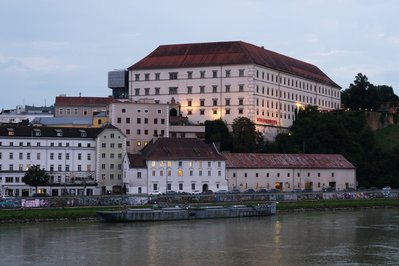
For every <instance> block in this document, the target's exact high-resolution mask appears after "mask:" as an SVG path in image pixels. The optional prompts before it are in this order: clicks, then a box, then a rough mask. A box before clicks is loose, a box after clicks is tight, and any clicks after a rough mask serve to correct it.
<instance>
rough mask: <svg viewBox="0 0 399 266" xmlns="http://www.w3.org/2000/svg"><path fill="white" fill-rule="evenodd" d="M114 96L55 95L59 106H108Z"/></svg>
mask: <svg viewBox="0 0 399 266" xmlns="http://www.w3.org/2000/svg"><path fill="white" fill-rule="evenodd" d="M112 100H113V98H112V97H69V96H57V97H55V105H58V106H60V105H61V106H99V105H101V106H106V105H108V104H109V103H111V102H112Z"/></svg>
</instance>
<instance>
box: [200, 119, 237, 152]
mask: <svg viewBox="0 0 399 266" xmlns="http://www.w3.org/2000/svg"><path fill="white" fill-rule="evenodd" d="M205 142H206V143H213V142H214V143H220V149H221V150H222V151H226V150H231V145H232V144H231V135H230V132H229V129H228V128H227V125H226V123H225V122H224V121H223V120H221V119H217V120H213V121H210V120H207V121H205Z"/></svg>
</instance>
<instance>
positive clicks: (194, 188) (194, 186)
mask: <svg viewBox="0 0 399 266" xmlns="http://www.w3.org/2000/svg"><path fill="white" fill-rule="evenodd" d="M183 186H184V183H178V186H177V188H178V190H179V191H183ZM219 186H220V185H219V183H216V189H219ZM166 189H167V190H168V191H171V190H172V184H171V183H168V184H167V187H166ZM198 189H202V187H201V185H200V186H199V188H198V187H197V184H196V183H191V191H192V192H198ZM152 190H153V191H159V185H158V183H153V184H152ZM138 191H139V193H141V188H140V187H139V188H138Z"/></svg>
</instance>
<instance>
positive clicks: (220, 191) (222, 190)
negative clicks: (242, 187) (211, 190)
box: [215, 189, 228, 194]
mask: <svg viewBox="0 0 399 266" xmlns="http://www.w3.org/2000/svg"><path fill="white" fill-rule="evenodd" d="M215 193H216V194H226V193H228V191H227V190H225V189H221V190H218V191H216V192H215Z"/></svg>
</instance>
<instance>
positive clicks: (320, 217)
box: [0, 209, 399, 266]
mask: <svg viewBox="0 0 399 266" xmlns="http://www.w3.org/2000/svg"><path fill="white" fill-rule="evenodd" d="M0 227H1V230H0V258H1V261H0V265H59V266H61V265H189V266H190V265H323V264H324V265H348V264H350V265H365V264H373V265H376V264H384V265H398V264H399V252H398V251H399V241H398V239H397V235H398V231H399V210H397V209H378V210H373V209H369V210H360V211H338V212H306V213H305V212H304V213H289V214H288V213H287V214H284V213H282V214H278V215H277V216H274V217H261V218H244V219H221V220H204V221H181V222H165V223H138V224H102V223H41V224H17V225H1V226H0Z"/></svg>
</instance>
